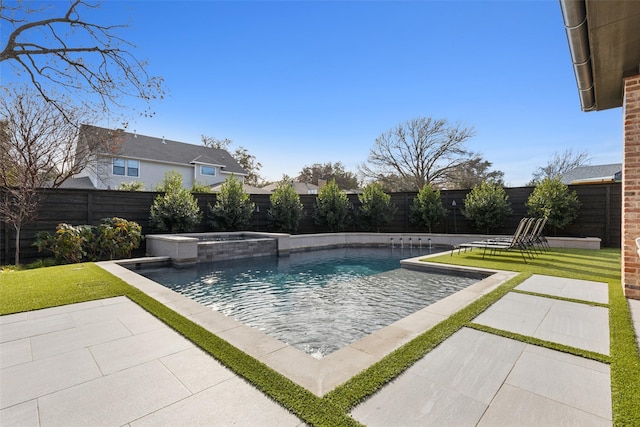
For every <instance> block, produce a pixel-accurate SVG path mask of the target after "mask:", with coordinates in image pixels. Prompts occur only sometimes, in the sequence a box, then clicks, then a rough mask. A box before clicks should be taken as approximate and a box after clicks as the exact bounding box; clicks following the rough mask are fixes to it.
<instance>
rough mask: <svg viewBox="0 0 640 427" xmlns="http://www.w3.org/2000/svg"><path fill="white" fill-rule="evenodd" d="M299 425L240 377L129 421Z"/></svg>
mask: <svg viewBox="0 0 640 427" xmlns="http://www.w3.org/2000/svg"><path fill="white" fill-rule="evenodd" d="M159 425H163V426H180V425H191V426H196V425H202V426H204V425H206V426H230V425H240V426H251V425H255V426H263V427H271V426H273V427H280V426H283V427H286V426H291V427H294V426H298V425H300V420H299V419H298V418H297V417H295V416H294V415H292V414H291V413H289V412H288V411H287V410H286V409H284V408H283V407H281V406H280V405H278V404H277V403H275V402H274V401H272V400H271V399H269V398H267V397H266V396H265V395H263V394H262V393H260V392H259V391H258V390H256V389H255V388H254V387H252V386H251V385H249V384H248V383H246V382H244V381H243V380H241V379H240V378H234V379H231V380H229V381H226V382H224V383H223V384H220V385H218V386H214V387H211V388H208V389H206V390H204V391H202V392H200V393H197V394H195V395H193V396H191V397H188V398H186V399H183V400H181V401H179V402H176V403H174V404H173V405H170V406H167V407H165V408H163V409H161V410H159V411H157V412H154V413H152V414H149V415H147V416H145V417H143V418H140V419H138V420H136V421H133V422H132V423H131V426H132V427H144V426H159Z"/></svg>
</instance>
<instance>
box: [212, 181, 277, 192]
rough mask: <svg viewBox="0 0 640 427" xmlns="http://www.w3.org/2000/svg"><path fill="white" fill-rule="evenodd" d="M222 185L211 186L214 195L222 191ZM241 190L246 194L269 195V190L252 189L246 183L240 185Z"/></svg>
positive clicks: (252, 187)
mask: <svg viewBox="0 0 640 427" xmlns="http://www.w3.org/2000/svg"><path fill="white" fill-rule="evenodd" d="M222 184H223V183H220V184H215V185H212V186H211V191H213V192H214V193H219V192H220V191H221V190H222ZM242 189H243V190H244V191H245V193H247V194H271V191H269V190H265V189H264V188H260V187H254V186H252V185H249V184H246V183H245V184H243V185H242Z"/></svg>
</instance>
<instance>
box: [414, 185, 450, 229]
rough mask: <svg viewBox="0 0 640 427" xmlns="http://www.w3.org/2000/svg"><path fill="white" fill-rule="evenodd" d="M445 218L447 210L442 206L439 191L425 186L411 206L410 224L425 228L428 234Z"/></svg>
mask: <svg viewBox="0 0 640 427" xmlns="http://www.w3.org/2000/svg"><path fill="white" fill-rule="evenodd" d="M446 216H447V210H446V209H445V208H444V206H442V200H441V199H440V190H435V189H434V188H433V186H432V185H431V184H425V185H424V186H423V187H422V188H421V189H420V191H419V192H418V194H417V195H416V197H414V198H413V206H411V217H410V218H411V222H412V223H414V224H416V225H419V226H421V227H425V228H426V229H427V230H428V231H429V233H431V230H432V229H433V227H435V226H437V225H438V224H439V223H440V222H441V221H442V220H443V219H444V218H445V217H446Z"/></svg>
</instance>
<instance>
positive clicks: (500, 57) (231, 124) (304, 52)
mask: <svg viewBox="0 0 640 427" xmlns="http://www.w3.org/2000/svg"><path fill="white" fill-rule="evenodd" d="M61 4H62V5H66V3H61ZM99 13H100V15H99V19H101V20H104V21H105V22H110V23H126V24H128V25H129V27H128V28H127V29H126V30H124V31H123V32H122V34H123V35H124V37H125V38H126V39H128V40H129V41H131V42H132V43H134V44H135V45H136V46H137V47H136V49H135V50H134V52H135V54H136V56H137V57H138V58H141V59H146V60H148V61H149V72H150V73H151V74H153V75H160V76H162V77H164V79H165V81H166V86H167V88H168V90H169V94H168V96H167V97H166V99H164V100H163V101H160V102H158V103H157V104H155V108H154V109H155V111H156V113H157V114H156V116H155V117H154V118H151V119H143V118H137V119H136V120H135V121H133V122H132V123H131V124H130V127H129V130H131V131H132V130H134V129H135V130H136V131H137V132H138V133H140V134H145V135H151V136H159V137H160V136H164V137H166V138H168V139H173V140H178V141H184V142H189V143H194V144H199V143H200V136H201V135H203V134H204V135H208V136H215V137H217V138H229V139H231V140H232V141H233V142H234V146H237V145H242V146H244V147H246V148H247V149H248V150H249V152H250V153H251V154H253V155H255V156H256V158H257V160H258V161H259V162H261V163H262V165H263V167H262V170H261V171H260V173H261V175H263V176H264V177H266V178H268V179H272V180H277V179H279V178H280V177H281V176H282V174H284V173H286V174H288V175H290V176H296V175H297V174H298V173H299V171H300V170H301V169H302V167H304V166H306V165H311V164H313V163H316V162H320V163H324V162H329V161H331V162H337V161H340V162H342V163H343V164H344V165H345V166H346V168H347V169H348V170H350V171H353V172H356V171H357V165H358V164H360V163H362V162H365V161H366V160H367V155H368V153H369V149H370V148H371V146H372V145H373V142H374V140H375V138H376V137H377V136H378V135H380V134H381V133H382V132H385V131H387V130H389V129H390V128H392V127H394V126H396V125H397V124H398V123H400V122H403V121H405V120H409V119H411V118H415V117H419V116H432V117H434V118H446V119H448V120H449V121H451V122H454V123H457V122H460V123H462V124H463V125H466V126H473V127H475V129H476V136H475V137H474V138H473V139H471V140H470V141H469V143H468V148H469V149H471V150H473V151H477V152H480V153H481V154H482V155H483V157H484V158H485V159H486V160H488V161H490V162H492V163H493V168H495V169H499V170H502V171H504V172H505V182H506V184H507V185H510V186H519V185H524V184H525V183H526V182H528V181H529V180H530V178H531V174H532V172H533V171H534V170H535V169H536V167H538V166H542V165H544V164H545V163H546V162H547V160H548V159H549V158H550V157H551V155H552V154H553V153H554V152H556V151H564V150H565V149H567V148H572V149H574V150H582V149H585V150H587V151H588V152H589V153H590V155H591V163H592V164H601V163H617V162H621V161H622V154H621V153H622V111H621V109H620V108H617V109H613V110H608V111H602V112H590V113H584V112H582V111H581V110H580V104H579V99H578V93H577V89H576V82H575V78H574V74H573V70H572V67H571V60H570V57H569V49H568V46H567V40H566V36H565V32H564V28H563V23H562V14H561V11H560V6H559V3H558V2H557V1H551V0H550V1H529V2H528V1H466V2H462V1H446V2H445V1H442V2H438V1H423V2H397V1H394V2H367V1H354V2H342V1H332V2H297V1H284V2H268V1H261V2H251V1H234V2H218V1H215V2H214V1H127V2H120V1H108V2H106V3H105V4H104V5H103V6H102V8H101V9H100V12H99ZM3 74H4V76H3V79H4V80H8V79H7V75H6V72H5V71H3ZM112 125H113V124H112Z"/></svg>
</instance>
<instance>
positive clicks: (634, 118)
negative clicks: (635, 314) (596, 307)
mask: <svg viewBox="0 0 640 427" xmlns="http://www.w3.org/2000/svg"><path fill="white" fill-rule="evenodd" d="M624 96H625V101H624V113H623V114H624V150H623V154H622V157H623V167H622V168H623V171H622V203H623V206H622V208H623V209H622V239H623V242H622V244H623V246H622V247H623V253H622V284H623V286H624V292H625V295H626V296H627V297H629V298H634V299H640V255H638V247H637V246H636V241H635V240H636V238H637V237H640V75H637V76H633V77H628V78H626V79H625V82H624Z"/></svg>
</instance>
